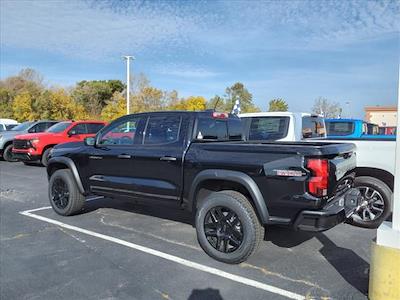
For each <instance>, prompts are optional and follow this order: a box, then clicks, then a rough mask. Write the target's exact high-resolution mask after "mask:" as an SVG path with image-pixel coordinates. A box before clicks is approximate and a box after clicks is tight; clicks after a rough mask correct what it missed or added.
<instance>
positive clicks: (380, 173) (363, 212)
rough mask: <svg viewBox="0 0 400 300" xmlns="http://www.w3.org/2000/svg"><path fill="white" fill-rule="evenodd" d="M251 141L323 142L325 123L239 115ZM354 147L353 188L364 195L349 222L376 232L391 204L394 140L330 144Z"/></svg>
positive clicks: (285, 115)
mask: <svg viewBox="0 0 400 300" xmlns="http://www.w3.org/2000/svg"><path fill="white" fill-rule="evenodd" d="M240 117H241V118H242V121H243V124H244V132H245V135H246V139H247V140H250V141H275V140H278V141H301V140H304V141H306V140H310V139H313V141H314V142H315V139H323V141H324V142H326V141H327V139H326V131H325V122H324V119H323V118H322V117H321V116H319V115H313V114H309V113H293V112H261V113H248V114H241V115H240ZM328 141H329V139H328ZM338 141H339V142H343V143H353V144H355V145H356V146H357V150H356V153H357V168H356V176H357V177H356V180H355V186H356V187H358V189H359V190H360V192H361V194H362V195H363V201H362V203H361V205H360V206H359V208H358V210H357V213H355V214H354V215H353V216H352V219H351V220H349V221H350V222H351V223H353V224H354V225H357V226H361V227H368V228H376V227H378V226H379V225H380V224H381V223H382V222H383V221H384V220H385V219H386V218H387V217H388V216H389V215H390V214H391V208H392V201H393V199H392V198H393V184H394V164H395V163H394V162H395V147H396V142H395V141H394V140H363V139H351V140H346V139H343V140H338V139H335V140H332V142H338Z"/></svg>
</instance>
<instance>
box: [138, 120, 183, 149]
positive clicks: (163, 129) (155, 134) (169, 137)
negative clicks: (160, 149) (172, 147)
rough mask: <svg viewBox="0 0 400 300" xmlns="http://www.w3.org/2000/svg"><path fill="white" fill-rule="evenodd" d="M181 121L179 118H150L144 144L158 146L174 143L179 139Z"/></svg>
mask: <svg viewBox="0 0 400 300" xmlns="http://www.w3.org/2000/svg"><path fill="white" fill-rule="evenodd" d="M181 119H182V118H181V117H180V116H157V117H150V118H149V121H148V123H147V127H146V135H145V138H144V144H145V145H146V144H147V145H149V144H153V145H160V144H168V143H173V142H176V141H177V140H178V138H179V129H180V126H181Z"/></svg>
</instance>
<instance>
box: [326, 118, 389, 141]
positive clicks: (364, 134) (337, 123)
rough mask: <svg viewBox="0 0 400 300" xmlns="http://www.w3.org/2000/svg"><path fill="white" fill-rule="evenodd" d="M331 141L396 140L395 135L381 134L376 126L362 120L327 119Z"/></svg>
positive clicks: (328, 134) (327, 130) (328, 135)
mask: <svg viewBox="0 0 400 300" xmlns="http://www.w3.org/2000/svg"><path fill="white" fill-rule="evenodd" d="M325 126H326V133H327V137H328V138H329V139H379V140H394V139H395V138H396V136H395V135H383V134H379V127H378V125H376V124H372V123H367V122H365V121H363V120H360V119H325Z"/></svg>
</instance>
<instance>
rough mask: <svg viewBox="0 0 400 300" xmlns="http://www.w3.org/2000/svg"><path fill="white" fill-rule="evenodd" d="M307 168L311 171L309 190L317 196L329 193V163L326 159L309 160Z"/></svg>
mask: <svg viewBox="0 0 400 300" xmlns="http://www.w3.org/2000/svg"><path fill="white" fill-rule="evenodd" d="M307 169H309V170H310V171H311V177H310V179H309V181H308V192H309V193H310V194H312V195H314V196H317V197H323V196H326V195H328V181H329V164H328V160H326V159H309V160H307Z"/></svg>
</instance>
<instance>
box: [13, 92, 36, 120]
mask: <svg viewBox="0 0 400 300" xmlns="http://www.w3.org/2000/svg"><path fill="white" fill-rule="evenodd" d="M13 112H14V118H15V119H16V120H17V121H19V122H24V121H28V120H33V119H34V116H33V111H32V96H31V94H30V93H29V92H24V93H21V94H18V95H17V96H15V98H14V101H13Z"/></svg>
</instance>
